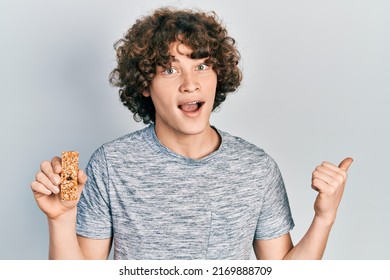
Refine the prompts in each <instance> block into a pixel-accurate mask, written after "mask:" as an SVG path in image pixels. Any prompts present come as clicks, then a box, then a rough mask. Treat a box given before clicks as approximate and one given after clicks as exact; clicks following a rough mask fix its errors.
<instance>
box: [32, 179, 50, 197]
mask: <svg viewBox="0 0 390 280" xmlns="http://www.w3.org/2000/svg"><path fill="white" fill-rule="evenodd" d="M31 189H32V191H33V192H34V193H40V194H45V195H51V194H52V192H51V191H50V190H49V189H48V188H46V187H45V186H44V185H42V184H41V183H39V182H37V181H34V182H32V183H31Z"/></svg>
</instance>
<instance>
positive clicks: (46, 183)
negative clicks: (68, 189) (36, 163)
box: [35, 171, 60, 194]
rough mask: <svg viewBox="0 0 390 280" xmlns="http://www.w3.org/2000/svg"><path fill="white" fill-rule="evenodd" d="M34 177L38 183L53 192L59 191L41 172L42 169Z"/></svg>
mask: <svg viewBox="0 0 390 280" xmlns="http://www.w3.org/2000/svg"><path fill="white" fill-rule="evenodd" d="M35 179H36V181H37V182H38V183H40V184H42V185H44V186H45V188H46V189H49V190H50V191H51V192H53V193H56V194H57V193H59V192H60V189H59V188H58V187H57V186H55V185H54V184H53V183H52V182H51V181H50V179H49V178H47V176H46V175H45V173H43V172H42V171H40V172H38V173H37V174H36V176H35Z"/></svg>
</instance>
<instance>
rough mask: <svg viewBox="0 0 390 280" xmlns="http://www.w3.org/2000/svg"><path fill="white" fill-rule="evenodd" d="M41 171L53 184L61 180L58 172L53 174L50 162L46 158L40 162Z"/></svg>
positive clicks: (57, 183)
mask: <svg viewBox="0 0 390 280" xmlns="http://www.w3.org/2000/svg"><path fill="white" fill-rule="evenodd" d="M41 171H42V172H43V173H44V174H45V175H46V177H48V178H49V180H50V181H51V182H52V184H53V185H56V186H58V185H59V184H60V182H61V178H60V176H59V175H58V174H55V173H54V171H53V167H52V165H51V163H50V162H48V161H47V160H45V161H42V163H41Z"/></svg>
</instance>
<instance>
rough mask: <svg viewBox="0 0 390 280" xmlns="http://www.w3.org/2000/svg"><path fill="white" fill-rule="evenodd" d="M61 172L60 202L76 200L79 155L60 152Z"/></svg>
mask: <svg viewBox="0 0 390 280" xmlns="http://www.w3.org/2000/svg"><path fill="white" fill-rule="evenodd" d="M61 157H62V172H61V185H60V198H61V200H77V198H78V197H77V174H78V172H79V167H78V166H79V153H78V152H74V151H71V152H62V153H61Z"/></svg>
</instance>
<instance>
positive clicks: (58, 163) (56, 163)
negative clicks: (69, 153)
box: [51, 157, 62, 174]
mask: <svg viewBox="0 0 390 280" xmlns="http://www.w3.org/2000/svg"><path fill="white" fill-rule="evenodd" d="M51 165H52V167H53V171H54V173H56V174H60V173H61V171H62V160H61V158H60V157H53V158H52V160H51Z"/></svg>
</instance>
